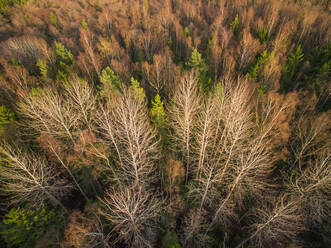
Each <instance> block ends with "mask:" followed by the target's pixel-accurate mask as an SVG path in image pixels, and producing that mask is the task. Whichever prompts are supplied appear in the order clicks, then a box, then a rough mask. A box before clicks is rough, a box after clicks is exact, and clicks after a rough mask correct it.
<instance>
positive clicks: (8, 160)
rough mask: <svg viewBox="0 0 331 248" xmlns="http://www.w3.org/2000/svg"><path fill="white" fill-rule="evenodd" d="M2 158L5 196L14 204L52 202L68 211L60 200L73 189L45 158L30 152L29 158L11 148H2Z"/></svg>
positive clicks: (0, 149) (36, 204)
mask: <svg viewBox="0 0 331 248" xmlns="http://www.w3.org/2000/svg"><path fill="white" fill-rule="evenodd" d="M0 156H1V157H0V158H1V160H2V162H3V163H2V168H1V175H0V178H1V184H2V192H3V193H4V194H6V195H8V196H9V200H10V203H11V204H15V203H23V202H30V203H32V204H33V205H35V206H39V205H42V204H44V203H45V202H46V201H49V202H50V203H52V204H53V205H55V206H60V207H62V208H63V209H64V210H65V211H66V208H65V207H64V206H63V205H62V203H61V199H62V198H63V197H64V196H65V195H67V194H68V193H69V191H70V190H71V189H72V186H71V185H70V184H69V183H68V181H67V180H65V179H64V178H61V177H60V175H59V173H58V172H57V170H56V168H54V167H52V166H49V165H48V164H47V161H46V159H45V158H44V157H42V156H40V155H38V156H37V155H35V154H33V153H31V152H29V155H28V153H25V152H23V151H22V150H20V149H18V148H13V147H12V146H10V145H8V144H3V145H2V146H1V147H0Z"/></svg>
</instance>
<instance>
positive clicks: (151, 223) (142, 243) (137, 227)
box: [100, 186, 162, 247]
mask: <svg viewBox="0 0 331 248" xmlns="http://www.w3.org/2000/svg"><path fill="white" fill-rule="evenodd" d="M100 201H101V203H102V208H101V209H100V214H101V215H102V216H104V218H105V219H106V220H107V221H109V223H110V225H111V227H112V230H111V233H112V234H113V235H114V238H113V239H112V240H113V243H117V242H119V241H122V242H124V243H125V244H126V245H128V247H152V244H153V242H154V241H155V239H156V237H157V236H156V235H157V219H158V218H159V214H160V212H161V211H162V202H161V201H160V199H158V198H156V197H155V196H153V193H152V192H150V191H148V190H146V189H145V188H142V187H139V186H137V187H123V188H119V189H116V190H114V191H111V190H109V191H106V193H105V197H104V198H103V199H100ZM116 234H117V235H116Z"/></svg>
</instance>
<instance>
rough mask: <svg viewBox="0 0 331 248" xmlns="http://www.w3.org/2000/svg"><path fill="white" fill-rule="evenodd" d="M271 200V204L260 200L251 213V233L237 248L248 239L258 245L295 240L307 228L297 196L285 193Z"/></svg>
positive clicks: (263, 245)
mask: <svg viewBox="0 0 331 248" xmlns="http://www.w3.org/2000/svg"><path fill="white" fill-rule="evenodd" d="M271 201H272V202H270V203H269V204H265V203H263V202H260V203H259V207H258V208H256V209H255V211H254V212H253V213H251V216H250V218H251V220H252V224H251V225H250V226H249V230H250V232H251V235H250V236H249V237H247V238H245V239H244V240H243V241H242V242H241V243H240V244H239V245H237V246H236V248H240V247H243V245H244V244H246V243H247V242H248V241H251V242H253V243H254V244H255V245H256V246H257V247H266V246H267V245H268V244H269V245H270V244H271V243H274V244H280V243H281V242H284V241H289V240H291V241H294V240H296V239H297V235H298V233H300V231H303V230H305V227H304V221H303V220H304V215H303V212H302V211H301V209H300V204H299V202H298V200H297V199H296V198H294V199H293V198H291V197H290V196H288V195H283V196H281V197H279V198H273V199H271ZM264 202H265V199H264Z"/></svg>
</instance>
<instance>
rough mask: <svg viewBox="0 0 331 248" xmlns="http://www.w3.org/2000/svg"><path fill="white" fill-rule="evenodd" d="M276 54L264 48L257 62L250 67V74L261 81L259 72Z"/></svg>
mask: <svg viewBox="0 0 331 248" xmlns="http://www.w3.org/2000/svg"><path fill="white" fill-rule="evenodd" d="M273 56H274V52H273V51H272V52H271V53H268V51H267V50H264V52H263V53H261V54H260V55H259V57H258V58H257V60H256V62H255V63H254V64H253V65H252V66H251V67H250V68H249V69H248V75H249V76H250V77H251V78H253V79H254V80H255V81H259V74H260V70H261V67H262V66H263V65H264V64H265V63H266V62H267V61H268V60H269V59H272V58H273Z"/></svg>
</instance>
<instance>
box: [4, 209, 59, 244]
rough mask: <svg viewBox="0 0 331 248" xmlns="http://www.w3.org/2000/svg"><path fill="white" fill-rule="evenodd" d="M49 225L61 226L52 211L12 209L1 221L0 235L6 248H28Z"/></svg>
mask: <svg viewBox="0 0 331 248" xmlns="http://www.w3.org/2000/svg"><path fill="white" fill-rule="evenodd" d="M51 225H61V219H60V218H58V216H57V214H56V213H55V211H53V210H49V209H47V208H46V207H41V208H35V209H31V210H30V209H25V208H12V209H11V210H10V211H9V213H8V214H6V215H5V217H4V219H3V223H2V224H1V235H2V237H3V238H4V240H5V241H6V243H7V245H8V247H20V248H30V247H33V245H34V244H35V242H36V241H37V240H38V239H39V238H41V237H42V235H43V234H44V233H45V232H46V231H47V228H49V227H50V226H51Z"/></svg>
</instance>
